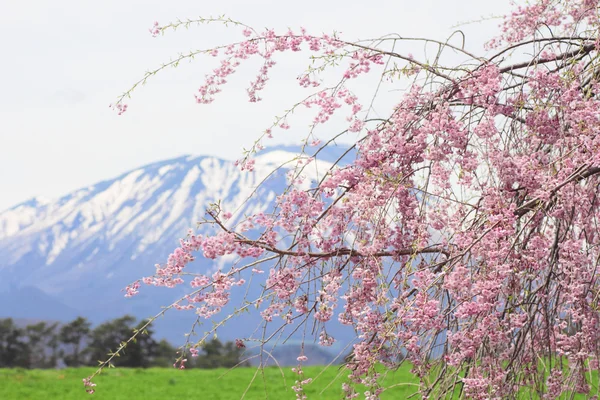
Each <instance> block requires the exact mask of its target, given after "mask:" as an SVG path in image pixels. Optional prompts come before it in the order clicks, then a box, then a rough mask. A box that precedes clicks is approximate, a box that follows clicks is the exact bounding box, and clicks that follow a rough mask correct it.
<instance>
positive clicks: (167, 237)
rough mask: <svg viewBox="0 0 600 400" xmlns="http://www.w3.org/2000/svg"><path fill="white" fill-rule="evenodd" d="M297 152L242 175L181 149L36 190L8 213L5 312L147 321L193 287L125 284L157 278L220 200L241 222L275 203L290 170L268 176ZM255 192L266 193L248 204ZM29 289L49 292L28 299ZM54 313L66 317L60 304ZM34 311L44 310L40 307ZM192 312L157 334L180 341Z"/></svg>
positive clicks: (1, 261)
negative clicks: (76, 182)
mask: <svg viewBox="0 0 600 400" xmlns="http://www.w3.org/2000/svg"><path fill="white" fill-rule="evenodd" d="M293 150H294V148H290V147H282V146H280V147H275V148H273V149H268V150H265V151H263V152H261V153H259V154H258V155H257V157H256V164H255V170H254V171H253V172H241V171H240V170H239V168H237V167H236V166H235V165H234V163H233V162H231V161H228V160H223V159H219V158H217V157H213V156H207V155H204V156H202V155H201V156H192V155H184V156H179V157H176V158H173V159H168V160H161V161H156V162H154V163H150V164H148V165H146V166H142V167H138V168H135V169H132V170H130V171H127V172H125V173H123V174H120V175H118V176H117V177H115V178H112V179H107V180H104V181H101V182H97V183H95V184H93V185H90V186H86V187H82V188H80V189H77V190H74V191H72V192H71V193H68V194H66V195H64V196H60V197H59V198H57V199H54V200H47V199H43V198H39V197H36V198H33V199H29V200H27V201H25V202H22V203H20V204H18V205H16V206H14V207H12V208H10V209H8V210H5V211H3V212H0V297H3V298H5V299H7V300H6V301H5V302H0V318H1V317H15V318H17V317H23V316H22V315H17V314H19V313H23V311H24V310H27V311H32V310H39V311H40V312H41V313H42V314H44V312H42V310H43V309H44V307H42V306H41V304H40V303H46V304H55V308H56V309H64V310H65V312H64V313H63V314H64V315H65V318H67V317H66V316H67V315H68V319H70V318H71V317H72V314H73V310H74V311H76V312H78V313H79V314H80V315H82V316H85V317H88V318H90V319H91V320H92V321H95V322H101V321H102V320H106V319H108V318H115V317H119V316H121V315H123V314H125V313H130V314H133V315H134V316H136V317H138V318H147V317H149V316H150V315H153V314H155V313H156V312H157V311H159V310H160V306H166V305H168V304H171V303H172V302H173V301H174V300H175V299H177V298H179V297H180V296H182V295H183V294H185V291H184V290H185V288H178V289H174V290H173V289H172V290H166V289H164V288H154V287H143V288H142V290H141V293H140V295H138V296H136V297H134V298H132V299H125V298H124V297H123V295H124V292H123V291H122V289H123V288H124V287H125V286H126V285H128V284H129V283H131V282H132V281H134V280H137V279H139V278H141V277H143V276H148V275H152V274H153V273H154V272H155V269H154V267H153V266H154V265H155V264H157V263H164V262H165V261H166V260H167V257H168V255H169V254H170V253H171V252H172V251H173V250H174V249H175V248H176V247H177V246H178V241H179V238H181V237H185V235H186V234H187V231H188V229H189V228H192V227H194V226H195V224H196V221H198V220H199V219H200V218H201V217H202V215H204V212H205V209H206V208H207V207H208V205H209V204H211V203H214V202H216V201H220V202H221V207H222V208H223V209H224V210H226V211H230V212H234V217H233V219H234V220H235V218H236V216H241V215H244V214H253V213H256V212H259V211H265V210H266V209H267V208H268V207H270V206H272V203H273V201H274V199H275V197H276V196H277V195H278V194H280V193H281V192H282V191H283V190H284V188H285V187H286V186H287V178H286V174H285V172H286V171H287V170H286V169H285V168H284V169H283V170H280V171H278V172H276V173H274V174H272V175H269V174H270V173H271V172H272V171H273V170H274V169H275V168H276V167H279V166H280V164H281V161H282V160H286V159H292V158H294V157H295V155H296V154H297V152H294V151H293ZM337 153H338V154H336V151H331V150H329V151H328V152H322V154H320V156H323V158H324V159H326V160H328V161H318V162H316V164H317V167H315V168H311V169H310V171H307V174H308V180H309V181H310V180H316V179H320V178H321V177H322V174H323V173H325V171H326V170H327V169H328V168H329V167H330V166H331V163H332V162H335V161H336V160H337V158H339V155H340V154H341V153H342V150H340V151H338V152H337ZM319 159H320V158H319ZM329 160H331V161H329ZM318 163H321V164H318ZM292 166H293V164H292ZM319 169H320V170H322V172H321V171H316V170H319ZM311 171H312V172H311ZM266 176H269V178H268V180H267V181H266V182H264V183H263V184H261V185H260V187H258V188H257V186H258V185H259V184H260V183H261V182H262V181H263V179H264V178H265V177H266ZM255 190H257V191H258V192H257V195H256V196H254V197H252V198H250V200H248V201H246V199H247V198H248V197H250V195H251V194H252V193H253V192H254V191H255ZM223 263H224V261H222V260H221V261H213V260H206V259H203V258H202V257H198V259H197V260H196V261H195V262H194V264H195V265H194V266H193V269H194V270H198V271H205V270H206V269H209V270H211V269H216V268H219V267H222V266H223V265H224V264H223ZM26 288H34V290H37V291H40V292H41V293H43V296H42V295H40V296H33V297H32V298H31V299H30V300H31V301H29V302H28V297H27V295H23V291H24V290H25V293H26V290H27V289H26ZM44 296H45V297H44ZM235 297H238V295H236V296H235ZM11 298H12V299H15V301H16V299H19V300H18V301H19V303H20V308H15V307H11V306H10V305H9V303H10V299H11ZM59 303H61V304H62V306H61V305H60V304H59ZM63 306H64V307H63ZM19 310H20V311H19ZM45 313H46V314H52V317H53V319H59V320H60V319H61V318H60V316H61V313H60V312H58V311H57V313H50V312H49V311H48V310H46V312H45ZM179 313H181V312H179ZM57 314H58V315H57ZM27 317H28V318H44V315H37V314H35V312H33V311H32V312H31V313H28V314H27ZM65 318H62V319H65ZM190 319H193V315H190V314H188V315H187V318H184V317H182V316H179V315H178V314H177V312H176V311H175V312H173V314H171V315H169V316H167V317H166V318H165V321H164V322H160V321H159V322H157V325H156V331H157V333H158V334H159V335H161V336H163V337H166V338H168V339H170V340H174V339H175V340H176V338H179V339H180V338H181V337H182V335H183V333H185V332H186V331H187V330H188V329H189V327H190V326H191V324H192V322H190ZM240 321H241V322H239V323H237V324H235V323H234V324H233V326H232V328H230V330H229V331H228V330H227V329H224V333H222V334H220V336H223V337H224V338H226V339H232V338H234V336H235V335H236V334H238V333H239V331H240V329H241V328H242V327H244V325H248V324H249V323H250V322H251V323H252V324H254V323H256V322H257V321H256V320H252V319H248V318H246V317H243V318H242V319H241V320H240Z"/></svg>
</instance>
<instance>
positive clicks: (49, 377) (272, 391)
mask: <svg viewBox="0 0 600 400" xmlns="http://www.w3.org/2000/svg"><path fill="white" fill-rule="evenodd" d="M409 370H410V366H408V365H405V366H403V367H402V368H400V369H399V370H397V371H393V372H388V374H387V375H386V377H385V379H384V380H383V386H384V387H390V386H391V388H390V389H388V390H386V391H385V392H384V393H383V394H382V396H381V398H382V399H384V400H386V399H387V400H391V399H407V398H408V397H409V396H410V395H412V394H414V393H415V391H416V390H417V386H416V385H415V383H416V380H415V379H414V377H412V376H411V374H410V372H409ZM304 371H305V378H306V377H312V378H314V381H313V382H312V383H310V384H308V385H306V386H305V391H306V394H307V396H308V398H309V399H311V400H312V399H341V398H342V391H341V384H342V383H343V382H344V381H345V379H346V375H347V371H346V370H342V369H339V367H337V366H333V367H330V368H328V369H326V370H324V371H323V367H306V368H305V369H304ZM93 372H94V369H93V368H69V369H63V370H25V369H0V400H28V399H32V400H34V399H35V400H38V399H41V400H54V399H57V400H75V399H87V400H108V399H110V400H136V399H144V400H146V399H147V400H154V399H156V400H158V399H160V400H171V399H181V398H185V399H199V400H205V399H206V400H237V399H240V398H241V397H242V394H243V393H244V391H246V389H248V390H247V393H246V396H245V397H244V398H245V399H275V400H278V399H283V400H285V399H295V393H294V391H293V390H292V389H291V386H292V385H293V383H294V381H295V379H296V376H295V375H294V374H293V373H292V371H291V369H290V368H289V367H287V368H283V372H284V374H285V378H284V377H283V376H282V372H281V370H279V369H278V368H275V367H269V368H266V369H264V375H263V374H261V373H260V371H259V372H258V373H257V369H256V368H237V369H234V370H231V371H228V370H226V369H215V370H202V369H190V370H184V371H180V370H176V369H170V368H150V369H129V368H116V369H107V370H105V372H103V373H102V374H101V375H100V376H98V377H97V378H96V379H95V382H96V383H97V384H98V386H97V387H96V393H94V394H93V395H90V394H87V393H86V392H85V390H84V388H83V383H82V379H83V378H85V377H87V376H89V375H90V374H92V373H93ZM255 374H257V375H256V378H255V379H254V382H253V383H252V384H251V385H250V382H251V381H252V379H253V377H254V375H255ZM593 381H594V382H593V387H594V388H595V387H597V374H594V379H593ZM363 390H364V389H363ZM361 398H364V396H363V395H362V394H361V396H360V397H359V399H361ZM412 398H413V399H419V398H420V396H419V395H416V396H414V397H412ZM519 398H520V399H529V400H531V399H536V398H537V397H536V396H535V395H534V396H531V395H530V394H529V392H527V393H525V392H522V393H521V395H520V396H519ZM570 398H571V396H570V394H563V396H562V397H561V399H570ZM574 398H575V399H585V398H587V397H586V396H584V395H575V396H574Z"/></svg>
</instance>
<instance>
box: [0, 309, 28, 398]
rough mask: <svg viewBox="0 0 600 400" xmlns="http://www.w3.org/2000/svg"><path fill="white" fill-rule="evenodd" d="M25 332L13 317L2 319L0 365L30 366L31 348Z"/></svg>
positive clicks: (0, 328) (0, 326)
mask: <svg viewBox="0 0 600 400" xmlns="http://www.w3.org/2000/svg"><path fill="white" fill-rule="evenodd" d="M23 334H24V332H23V330H22V329H20V328H18V327H17V326H16V325H15V324H14V322H13V320H12V319H11V318H8V319H3V320H0V367H2V368H4V367H13V366H14V367H24V368H29V365H30V363H29V354H30V348H29V346H28V345H27V342H26V341H25V339H24V337H23ZM0 398H1V397H0Z"/></svg>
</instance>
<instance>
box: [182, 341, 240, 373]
mask: <svg viewBox="0 0 600 400" xmlns="http://www.w3.org/2000/svg"><path fill="white" fill-rule="evenodd" d="M243 352H244V350H243V349H239V348H238V347H236V345H235V343H233V342H226V343H225V344H223V343H221V341H220V340H219V339H216V338H215V339H212V340H210V341H208V342H206V343H205V344H204V346H203V347H202V353H201V354H200V355H199V356H198V357H197V358H195V359H193V362H192V363H191V365H190V366H193V367H197V368H232V367H235V366H236V365H239V366H247V365H248V362H243V363H242V354H243Z"/></svg>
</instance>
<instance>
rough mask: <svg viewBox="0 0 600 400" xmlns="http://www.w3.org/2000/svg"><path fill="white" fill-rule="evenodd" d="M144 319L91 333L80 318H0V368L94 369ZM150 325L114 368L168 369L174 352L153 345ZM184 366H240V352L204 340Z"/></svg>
mask: <svg viewBox="0 0 600 400" xmlns="http://www.w3.org/2000/svg"><path fill="white" fill-rule="evenodd" d="M144 324H145V322H144V321H140V322H136V319H135V318H134V317H132V316H130V315H126V316H124V317H120V318H116V319H114V320H111V321H107V322H105V323H103V324H100V325H98V326H96V327H95V328H93V329H92V324H91V323H90V322H89V321H88V320H87V319H85V318H82V317H79V318H77V319H75V320H73V321H71V322H69V323H66V324H63V325H61V324H59V323H57V322H55V323H48V322H38V323H35V324H31V325H27V326H25V327H21V326H19V325H17V324H16V323H15V322H14V321H13V320H12V319H11V318H7V319H0V368H13V367H20V368H57V367H60V366H63V365H64V366H67V367H83V366H97V365H98V361H100V360H105V359H106V358H107V354H108V353H110V352H111V351H115V350H116V349H117V348H118V347H119V345H120V344H121V343H122V342H125V341H127V340H128V339H129V338H130V337H131V334H132V332H133V331H134V330H136V329H141V328H142V327H143V325H144ZM153 335H154V331H153V330H152V327H151V326H148V327H146V328H145V333H144V334H142V335H139V336H138V338H137V340H136V341H135V342H131V343H129V344H128V345H127V347H126V349H125V350H124V351H123V352H122V353H121V354H120V356H119V357H116V358H115V359H114V360H113V364H114V365H115V366H118V367H137V368H148V367H170V366H172V365H173V363H174V361H175V360H176V359H177V357H178V353H177V349H176V348H175V347H173V346H172V345H171V344H170V343H169V342H167V341H166V340H164V339H163V340H160V341H157V340H155V339H154V337H153ZM202 350H203V351H202V352H200V354H199V355H198V357H194V358H193V359H190V360H189V361H190V362H188V363H187V364H186V367H187V368H193V367H197V368H218V367H232V366H235V365H237V364H238V363H240V360H241V359H242V358H241V357H242V351H241V350H240V349H238V348H237V347H236V346H235V344H234V343H232V342H226V343H224V344H223V343H221V342H220V341H219V340H218V339H213V340H212V341H209V342H207V343H206V344H205V345H204V347H203V349H202Z"/></svg>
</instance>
